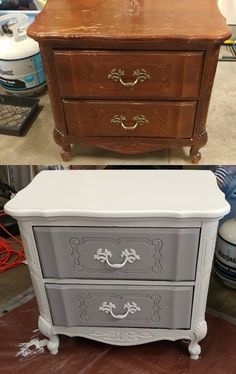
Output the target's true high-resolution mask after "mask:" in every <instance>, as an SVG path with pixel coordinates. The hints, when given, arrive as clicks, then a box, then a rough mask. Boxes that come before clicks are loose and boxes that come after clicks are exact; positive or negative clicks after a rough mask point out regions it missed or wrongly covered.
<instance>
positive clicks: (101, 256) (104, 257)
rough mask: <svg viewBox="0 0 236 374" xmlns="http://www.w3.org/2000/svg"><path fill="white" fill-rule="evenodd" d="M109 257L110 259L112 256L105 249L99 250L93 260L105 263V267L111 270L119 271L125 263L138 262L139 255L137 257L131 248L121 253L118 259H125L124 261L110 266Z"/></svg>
mask: <svg viewBox="0 0 236 374" xmlns="http://www.w3.org/2000/svg"><path fill="white" fill-rule="evenodd" d="M109 257H112V254H111V252H110V251H108V250H107V248H105V249H102V248H99V249H98V250H97V253H96V254H95V255H94V257H93V258H94V260H98V261H100V262H106V263H107V265H108V266H110V267H111V268H113V269H120V268H123V266H125V264H126V263H127V262H128V263H130V264H132V263H133V262H134V261H136V260H140V257H139V255H137V253H136V251H135V250H134V249H132V248H130V249H125V250H124V251H122V252H121V255H120V257H125V260H124V261H123V262H122V263H121V264H111V263H110V261H109Z"/></svg>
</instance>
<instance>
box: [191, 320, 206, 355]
mask: <svg viewBox="0 0 236 374" xmlns="http://www.w3.org/2000/svg"><path fill="white" fill-rule="evenodd" d="M206 334H207V323H206V321H202V322H201V323H199V325H198V326H197V327H196V328H195V329H194V330H193V332H192V334H191V337H190V339H191V341H190V343H189V346H188V350H189V353H190V357H191V359H192V360H197V359H198V358H199V355H200V353H201V347H200V345H199V344H198V343H199V342H200V341H201V340H202V339H204V338H205V336H206Z"/></svg>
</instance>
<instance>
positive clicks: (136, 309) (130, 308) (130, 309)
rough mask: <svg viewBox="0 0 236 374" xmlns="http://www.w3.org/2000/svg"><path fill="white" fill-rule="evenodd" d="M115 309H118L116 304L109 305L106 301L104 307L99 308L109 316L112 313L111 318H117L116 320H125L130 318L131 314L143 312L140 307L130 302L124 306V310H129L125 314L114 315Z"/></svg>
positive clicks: (110, 303)
mask: <svg viewBox="0 0 236 374" xmlns="http://www.w3.org/2000/svg"><path fill="white" fill-rule="evenodd" d="M113 309H116V306H115V304H112V302H109V303H107V302H106V301H104V302H103V303H102V305H101V306H100V307H99V310H101V311H102V312H105V313H107V314H108V313H110V314H111V316H112V317H113V318H116V319H124V318H126V317H127V316H128V314H129V313H130V314H134V313H136V312H140V311H141V309H140V308H139V306H138V305H137V304H136V303H134V302H131V303H129V302H128V303H126V304H124V306H123V309H127V311H126V313H125V314H114V313H113Z"/></svg>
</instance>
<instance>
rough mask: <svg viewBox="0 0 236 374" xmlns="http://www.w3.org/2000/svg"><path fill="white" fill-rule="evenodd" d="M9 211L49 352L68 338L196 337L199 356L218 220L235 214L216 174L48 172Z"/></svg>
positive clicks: (192, 345) (121, 341) (126, 341)
mask: <svg viewBox="0 0 236 374" xmlns="http://www.w3.org/2000/svg"><path fill="white" fill-rule="evenodd" d="M73 191H74V192H75V193H73ZM39 195H40V197H41V198H40V199H39ZM62 197H63V198H62ZM5 211H6V212H7V213H8V214H10V215H12V216H13V217H15V218H17V220H18V223H19V227H20V232H21V236H22V239H23V242H24V247H25V252H26V256H27V261H28V264H29V269H30V273H31V278H32V282H33V286H34V290H35V294H36V297H37V301H38V306H39V314H40V315H39V329H40V331H41V332H42V334H44V335H46V336H47V337H48V338H49V342H48V349H49V350H50V351H51V353H53V354H56V353H57V351H58V346H59V339H58V336H57V335H58V334H65V335H69V336H82V337H86V338H90V339H94V340H98V341H101V342H105V343H109V344H116V345H136V344H142V343H148V342H152V341H156V340H162V339H163V340H178V339H189V352H190V355H191V358H193V359H197V358H198V357H199V354H200V351H201V348H200V345H199V344H198V343H199V341H200V340H202V339H203V338H204V337H205V335H206V333H207V325H206V321H205V307H206V299H207V291H208V285H209V277H210V272H211V266H212V259H213V254H214V249H215V239H216V233H217V226H218V220H219V219H220V218H221V217H222V216H224V215H225V214H226V213H228V212H229V204H228V203H227V202H226V201H225V199H224V195H223V193H222V192H221V191H220V190H219V188H218V187H217V183H216V178H215V176H214V174H213V173H211V172H209V171H201V170H198V171H182V170H181V171H180V170H166V171H165V170H158V171H157V170H155V171H154V170H151V171H150V170H143V171H141V170H135V171H134V170H100V171H88V170H83V171H44V172H41V173H40V174H39V175H38V176H37V177H35V179H34V180H33V182H32V183H31V184H30V185H29V186H28V187H26V188H25V189H24V190H23V191H21V192H19V193H18V194H17V195H16V197H15V198H13V199H12V200H11V201H9V202H8V203H7V204H6V205H5ZM78 354H79V353H78Z"/></svg>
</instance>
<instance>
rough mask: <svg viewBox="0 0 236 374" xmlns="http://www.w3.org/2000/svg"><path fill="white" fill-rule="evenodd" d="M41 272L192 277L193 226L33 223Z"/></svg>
mask: <svg viewBox="0 0 236 374" xmlns="http://www.w3.org/2000/svg"><path fill="white" fill-rule="evenodd" d="M34 235H35V239H36V244H37V247H38V253H39V258H40V262H41V266H42V271H43V275H44V277H45V278H62V279H65V278H90V279H134V280H135V279H137V280H138V279H146V280H147V279H153V280H176V281H177V280H178V281H181V280H194V278H195V268H196V259H197V252H198V242H199V229H197V228H196V229H195V228H107V227H106V228H102V227H100V228H98V227H93V228H88V227H47V226H45V227H44V226H42V227H34Z"/></svg>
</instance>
